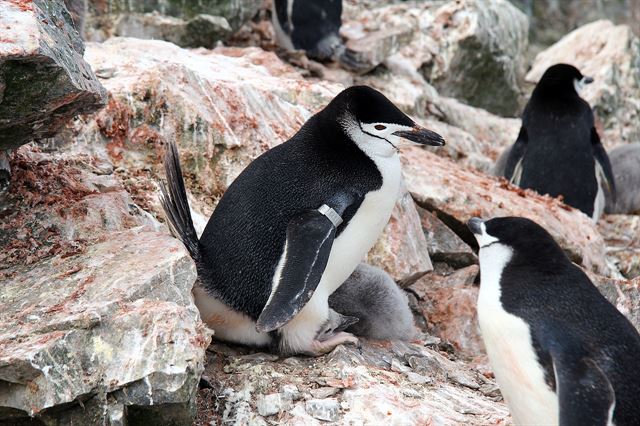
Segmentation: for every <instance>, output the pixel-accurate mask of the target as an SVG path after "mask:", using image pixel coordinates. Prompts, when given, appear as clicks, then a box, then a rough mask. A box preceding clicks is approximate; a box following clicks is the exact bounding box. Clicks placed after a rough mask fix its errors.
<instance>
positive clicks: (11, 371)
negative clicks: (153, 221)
mask: <svg viewBox="0 0 640 426" xmlns="http://www.w3.org/2000/svg"><path fill="white" fill-rule="evenodd" d="M9 273H10V276H11V277H12V278H11V279H10V280H5V282H4V284H3V294H2V312H1V313H0V324H3V325H2V327H0V329H1V330H3V332H0V419H6V418H7V416H15V413H20V414H21V415H22V416H25V417H26V416H36V415H37V416H38V417H40V418H41V419H43V420H44V421H45V422H50V423H56V422H57V423H58V424H68V423H66V422H67V421H71V420H72V419H76V420H75V421H79V420H80V419H82V421H81V423H82V424H102V423H103V422H105V421H106V419H107V418H108V417H116V418H117V417H119V416H120V414H118V413H119V411H121V408H118V406H124V407H126V409H125V412H126V417H127V419H128V421H131V422H134V421H135V419H136V418H145V419H146V421H148V422H151V423H153V422H154V421H156V422H160V423H163V424H184V423H185V422H189V421H190V419H191V418H192V416H193V414H194V413H195V393H196V391H197V386H198V381H199V377H200V374H201V373H202V371H203V368H204V367H203V362H202V360H203V357H204V351H205V349H206V347H207V345H208V342H209V334H208V332H207V331H206V330H205V328H204V326H203V324H202V323H201V321H200V318H199V315H198V312H197V309H196V307H195V306H194V305H193V302H192V300H191V294H190V292H191V287H192V285H193V282H194V281H195V277H196V275H195V268H194V266H193V263H192V261H191V259H190V257H189V255H188V254H187V253H186V252H185V250H184V248H183V247H182V245H181V244H180V243H179V242H177V241H176V240H174V239H173V238H171V237H170V236H168V235H166V234H159V233H157V232H155V231H149V230H145V228H144V227H139V228H134V229H131V230H128V231H123V232H121V233H115V234H112V235H110V239H109V241H105V242H102V243H98V244H95V245H93V246H91V247H89V248H87V249H86V251H85V252H83V253H81V254H79V255H76V256H71V257H64V256H61V255H58V256H54V257H52V258H49V259H48V260H44V261H41V262H39V263H37V264H36V265H35V266H31V267H15V268H13V269H11V270H10V271H9ZM7 324H11V326H8V325H7ZM74 401H88V402H87V404H86V406H87V407H88V408H85V409H86V410H87V411H89V413H90V415H89V416H88V417H85V416H87V414H86V413H85V410H83V408H82V406H81V404H71V403H72V402H74ZM94 408H95V409H94ZM65 419H67V420H65Z"/></svg>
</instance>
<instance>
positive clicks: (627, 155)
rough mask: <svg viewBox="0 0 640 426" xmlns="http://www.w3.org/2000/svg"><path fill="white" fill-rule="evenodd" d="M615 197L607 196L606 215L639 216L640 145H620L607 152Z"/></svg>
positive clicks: (607, 194)
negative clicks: (614, 185)
mask: <svg viewBox="0 0 640 426" xmlns="http://www.w3.org/2000/svg"><path fill="white" fill-rule="evenodd" d="M609 159H610V160H611V168H612V169H613V177H614V179H615V182H616V197H615V199H613V197H611V195H610V194H609V193H606V194H605V195H606V196H607V197H606V198H607V205H606V208H605V211H606V212H607V213H617V214H640V143H631V144H627V145H621V146H619V147H616V148H614V149H612V150H611V152H609Z"/></svg>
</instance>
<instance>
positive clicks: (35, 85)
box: [0, 0, 106, 150]
mask: <svg viewBox="0 0 640 426" xmlns="http://www.w3.org/2000/svg"><path fill="white" fill-rule="evenodd" d="M0 28H2V37H0V150H7V149H14V148H17V147H19V146H20V145H22V144H25V143H27V142H29V141H31V140H34V139H42V138H48V137H51V136H53V135H54V134H56V133H57V132H58V130H59V129H60V128H61V127H62V126H63V125H64V124H65V123H66V122H67V121H69V120H70V119H71V118H73V117H74V116H75V115H77V114H80V113H88V112H91V111H95V110H96V109H98V108H99V107H101V106H102V105H104V103H105V100H106V92H105V90H104V88H103V87H102V86H101V85H100V83H99V82H98V80H97V79H96V77H95V75H94V74H93V71H92V70H91V68H90V67H89V65H88V64H87V63H86V62H85V61H84V60H83V59H82V54H83V52H84V46H83V44H82V40H81V38H80V35H79V34H78V32H77V31H76V30H75V29H74V27H73V24H72V21H71V16H70V15H69V13H68V12H67V10H66V8H65V6H64V3H63V2H62V0H51V1H49V0H34V1H18V0H10V1H3V2H0Z"/></svg>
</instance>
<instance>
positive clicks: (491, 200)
mask: <svg viewBox="0 0 640 426" xmlns="http://www.w3.org/2000/svg"><path fill="white" fill-rule="evenodd" d="M402 160H403V163H404V164H403V171H404V176H405V181H406V183H407V188H408V190H409V192H411V195H412V196H413V198H414V199H415V200H416V203H417V204H418V205H419V206H420V207H423V208H425V209H427V210H429V211H435V212H437V213H438V217H440V218H441V219H443V220H444V221H445V223H446V224H447V226H449V227H450V228H451V229H453V231H454V232H456V234H458V235H459V236H461V237H462V238H463V240H464V241H465V242H467V243H468V244H470V245H472V246H475V244H476V243H475V242H474V241H473V237H472V236H471V235H470V233H469V231H468V230H467V229H466V226H465V225H464V223H465V222H466V221H467V220H469V219H470V218H471V217H473V216H479V217H483V218H491V217H496V216H523V217H528V218H530V219H532V220H534V221H535V222H537V223H538V224H540V225H541V226H543V227H544V228H545V229H547V231H549V232H550V233H551V235H552V236H553V237H554V238H555V239H556V241H557V242H558V243H559V244H560V245H561V246H562V247H563V248H564V249H565V250H566V251H567V253H568V255H569V256H570V257H571V258H572V259H573V260H574V261H575V262H577V263H579V264H582V265H584V266H585V267H586V268H588V269H591V270H594V271H599V272H600V273H603V274H608V273H609V268H608V267H607V265H606V262H605V247H604V241H603V240H602V237H601V236H600V235H599V233H598V231H597V229H596V227H595V224H594V223H593V221H591V219H590V218H589V217H587V216H586V215H585V214H583V213H582V212H580V211H578V210H575V209H573V208H571V207H569V206H567V205H565V204H564V203H561V202H559V201H558V200H556V199H553V198H550V197H548V196H541V195H538V194H536V193H534V192H533V191H528V190H522V189H520V188H516V187H514V186H512V185H509V184H508V183H507V182H506V181H504V180H497V179H495V178H492V177H489V176H486V175H483V174H481V173H479V172H476V171H472V170H466V169H463V168H460V167H459V166H457V165H456V164H454V163H452V162H451V161H449V160H447V159H445V158H441V157H438V156H436V155H434V154H432V153H430V152H428V151H426V150H423V149H420V148H419V147H408V148H406V149H405V150H404V151H403V152H402ZM424 170H428V171H429V172H428V173H424Z"/></svg>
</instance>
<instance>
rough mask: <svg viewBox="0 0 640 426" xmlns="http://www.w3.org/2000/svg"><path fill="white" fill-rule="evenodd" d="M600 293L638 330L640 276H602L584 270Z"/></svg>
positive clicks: (639, 324)
mask: <svg viewBox="0 0 640 426" xmlns="http://www.w3.org/2000/svg"><path fill="white" fill-rule="evenodd" d="M585 272H586V273H587V275H588V276H589V278H590V279H591V281H592V282H593V283H594V284H595V286H596V287H598V290H600V293H602V294H603V295H604V297H606V298H607V300H609V302H611V303H612V304H613V305H614V306H615V307H616V308H617V309H618V310H619V311H620V312H622V313H623V314H624V316H626V317H627V319H629V321H631V324H633V326H634V327H635V328H636V329H637V330H638V332H640V277H636V278H634V279H632V280H625V279H616V278H610V277H603V276H601V275H597V274H594V273H592V272H589V271H585Z"/></svg>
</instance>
